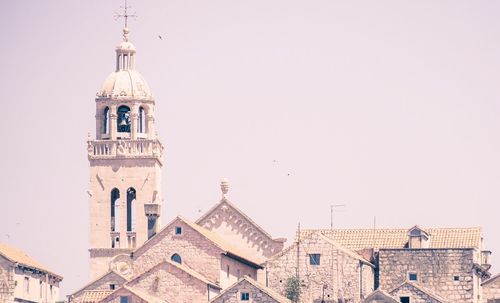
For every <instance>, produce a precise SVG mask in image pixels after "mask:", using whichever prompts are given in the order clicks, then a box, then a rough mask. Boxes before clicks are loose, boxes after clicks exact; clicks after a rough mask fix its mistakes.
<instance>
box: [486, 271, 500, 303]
mask: <svg viewBox="0 0 500 303" xmlns="http://www.w3.org/2000/svg"><path fill="white" fill-rule="evenodd" d="M495 299H497V300H498V302H500V275H499V276H497V277H496V278H493V280H491V281H488V282H487V283H484V284H483V302H484V303H490V302H492V300H495ZM493 302H494V301H493ZM494 303H497V302H494Z"/></svg>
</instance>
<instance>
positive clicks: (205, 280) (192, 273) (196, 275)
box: [126, 259, 220, 289]
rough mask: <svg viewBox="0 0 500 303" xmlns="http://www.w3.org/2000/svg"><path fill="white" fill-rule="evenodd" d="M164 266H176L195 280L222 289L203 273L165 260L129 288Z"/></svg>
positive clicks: (139, 277) (141, 275) (137, 278)
mask: <svg viewBox="0 0 500 303" xmlns="http://www.w3.org/2000/svg"><path fill="white" fill-rule="evenodd" d="M164 264H167V265H170V266H174V267H176V268H178V269H180V270H182V271H183V272H185V273H187V274H188V275H190V276H191V277H193V278H195V279H198V280H199V281H201V282H203V283H205V284H207V285H210V286H212V287H214V288H218V289H220V286H219V285H218V284H217V283H215V282H213V281H211V280H210V279H208V278H207V277H205V276H204V275H202V274H201V273H199V272H197V271H195V270H194V269H192V268H190V267H188V266H186V265H183V264H179V263H177V262H173V261H170V260H167V259H165V260H163V261H161V262H160V263H158V264H156V265H155V266H153V267H151V268H150V269H149V270H147V271H146V272H144V273H141V274H140V275H138V276H137V277H135V278H134V279H132V280H130V281H129V282H127V284H126V285H127V286H130V284H133V283H134V282H136V281H138V280H140V279H141V278H143V277H144V275H146V274H148V273H151V272H153V271H155V270H156V269H157V268H159V267H160V266H162V265H164Z"/></svg>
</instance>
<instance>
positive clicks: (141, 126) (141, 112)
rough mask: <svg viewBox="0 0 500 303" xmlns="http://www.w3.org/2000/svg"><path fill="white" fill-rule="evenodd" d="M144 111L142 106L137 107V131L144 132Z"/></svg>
mask: <svg viewBox="0 0 500 303" xmlns="http://www.w3.org/2000/svg"><path fill="white" fill-rule="evenodd" d="M145 116H146V115H145V113H144V108H143V107H142V106H141V107H139V132H140V133H144V132H145V127H144V126H145V125H146V119H145Z"/></svg>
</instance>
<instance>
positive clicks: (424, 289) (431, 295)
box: [390, 280, 448, 303]
mask: <svg viewBox="0 0 500 303" xmlns="http://www.w3.org/2000/svg"><path fill="white" fill-rule="evenodd" d="M405 284H408V285H411V286H413V287H415V288H416V289H418V290H420V291H422V292H424V293H425V294H426V295H428V296H430V297H432V298H433V299H435V300H438V301H441V302H443V303H447V302H448V301H446V299H445V298H442V297H441V296H439V295H438V294H435V293H433V292H432V291H431V290H430V289H427V288H425V287H424V286H422V285H420V284H419V283H416V282H412V281H408V280H405V281H404V282H403V283H401V284H399V285H398V286H396V287H394V288H393V289H392V290H391V291H390V293H392V292H393V291H395V290H396V289H398V288H400V287H402V286H403V285H405Z"/></svg>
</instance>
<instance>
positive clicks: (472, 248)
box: [378, 247, 479, 251]
mask: <svg viewBox="0 0 500 303" xmlns="http://www.w3.org/2000/svg"><path fill="white" fill-rule="evenodd" d="M476 249H479V248H478V247H449V248H443V247H438V248H379V249H378V250H379V251H381V250H402V251H410V250H422V251H425V250H476Z"/></svg>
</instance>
